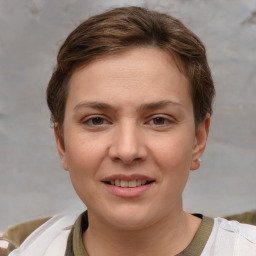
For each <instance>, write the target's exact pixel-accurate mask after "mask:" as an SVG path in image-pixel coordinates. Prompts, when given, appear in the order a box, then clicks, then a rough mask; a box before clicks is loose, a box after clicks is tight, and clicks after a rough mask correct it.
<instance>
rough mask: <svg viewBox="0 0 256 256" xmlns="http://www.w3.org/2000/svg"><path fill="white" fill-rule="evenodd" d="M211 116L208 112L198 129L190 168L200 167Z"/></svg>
mask: <svg viewBox="0 0 256 256" xmlns="http://www.w3.org/2000/svg"><path fill="white" fill-rule="evenodd" d="M210 120H211V116H210V114H209V113H207V114H206V116H205V119H204V121H203V122H202V123H200V124H199V126H198V129H197V131H196V136H195V143H194V148H193V155H192V161H191V165H190V170H197V169H198V168H199V167H200V158H201V156H202V155H203V153H204V150H205V147H206V143H207V138H208V134H209V128H210Z"/></svg>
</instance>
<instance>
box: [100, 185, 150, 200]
mask: <svg viewBox="0 0 256 256" xmlns="http://www.w3.org/2000/svg"><path fill="white" fill-rule="evenodd" d="M103 184H104V185H105V186H106V188H107V189H108V191H109V192H111V193H112V194H114V195H116V196H119V197H126V198H128V197H138V196H141V195H142V194H144V193H145V192H146V191H148V190H149V189H150V188H151V187H152V185H153V184H154V182H152V183H149V184H146V185H142V186H139V187H135V188H122V187H118V186H113V185H110V184H106V183H103Z"/></svg>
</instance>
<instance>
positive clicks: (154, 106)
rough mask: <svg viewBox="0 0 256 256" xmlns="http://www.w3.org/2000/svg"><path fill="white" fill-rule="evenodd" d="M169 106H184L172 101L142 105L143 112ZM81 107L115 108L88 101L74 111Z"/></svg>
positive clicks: (80, 104) (78, 105)
mask: <svg viewBox="0 0 256 256" xmlns="http://www.w3.org/2000/svg"><path fill="white" fill-rule="evenodd" d="M167 105H176V106H182V104H180V103H178V102H175V101H170V100H161V101H157V102H151V103H146V104H142V105H141V106H140V110H141V111H145V110H153V109H159V108H163V107H165V106H167ZM81 107H85V108H86V107H87V108H94V109H99V110H103V109H104V110H108V109H114V107H113V106H112V105H110V104H108V103H104V102H98V101H88V102H87V101H86V102H80V103H78V104H77V105H76V106H75V107H74V111H76V110H77V109H78V108H81Z"/></svg>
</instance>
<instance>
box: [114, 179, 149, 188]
mask: <svg viewBox="0 0 256 256" xmlns="http://www.w3.org/2000/svg"><path fill="white" fill-rule="evenodd" d="M110 184H111V185H115V186H117V187H122V188H136V187H139V186H142V185H145V184H146V180H130V181H127V180H111V181H110Z"/></svg>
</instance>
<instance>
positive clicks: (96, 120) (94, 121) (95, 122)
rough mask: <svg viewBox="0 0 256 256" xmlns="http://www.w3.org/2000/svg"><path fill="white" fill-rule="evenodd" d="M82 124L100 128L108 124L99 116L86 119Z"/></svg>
mask: <svg viewBox="0 0 256 256" xmlns="http://www.w3.org/2000/svg"><path fill="white" fill-rule="evenodd" d="M82 123H83V124H84V125H88V126H102V125H106V124H109V122H108V121H107V120H106V119H105V118H103V117H101V116H92V117H87V118H85V119H84V120H83V122H82Z"/></svg>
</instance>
